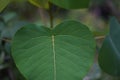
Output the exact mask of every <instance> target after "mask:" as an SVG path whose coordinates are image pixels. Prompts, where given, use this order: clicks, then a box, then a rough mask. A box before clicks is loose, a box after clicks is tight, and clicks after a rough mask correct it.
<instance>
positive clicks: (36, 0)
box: [28, 0, 49, 9]
mask: <svg viewBox="0 0 120 80" xmlns="http://www.w3.org/2000/svg"><path fill="white" fill-rule="evenodd" d="M28 1H29V2H30V3H31V4H33V5H35V6H37V7H39V8H40V7H43V8H46V9H48V8H49V6H48V0H28Z"/></svg>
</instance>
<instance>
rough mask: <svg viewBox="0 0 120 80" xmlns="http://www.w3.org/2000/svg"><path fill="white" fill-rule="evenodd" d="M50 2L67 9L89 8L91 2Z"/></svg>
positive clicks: (52, 0) (83, 0)
mask: <svg viewBox="0 0 120 80" xmlns="http://www.w3.org/2000/svg"><path fill="white" fill-rule="evenodd" d="M50 2H52V3H54V4H56V5H57V6H60V7H62V8H66V9H79V8H87V7H88V6H89V2H90V0H50Z"/></svg>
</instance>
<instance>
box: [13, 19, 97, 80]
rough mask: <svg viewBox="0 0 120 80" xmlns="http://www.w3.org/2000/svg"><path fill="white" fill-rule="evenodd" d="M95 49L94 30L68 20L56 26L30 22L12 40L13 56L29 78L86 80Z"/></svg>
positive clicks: (32, 79) (39, 79)
mask: <svg viewBox="0 0 120 80" xmlns="http://www.w3.org/2000/svg"><path fill="white" fill-rule="evenodd" d="M94 52H95V42H94V38H93V36H92V33H91V32H90V31H89V29H88V28H87V27H86V26H85V25H83V24H81V23H80V22H76V21H65V22H63V23H61V24H59V25H57V26H56V27H55V28H54V29H53V30H51V29H48V28H45V27H42V26H41V27H36V26H35V25H28V26H26V27H24V28H22V29H20V30H19V31H18V32H17V33H16V35H15V37H14V39H13V42H12V56H13V58H14V60H15V63H16V65H17V67H18V69H19V70H20V71H21V73H22V74H23V75H24V76H25V77H26V78H27V79H28V80H82V78H83V77H84V76H85V75H86V74H87V72H88V71H89V69H90V66H91V65H92V64H93V59H94Z"/></svg>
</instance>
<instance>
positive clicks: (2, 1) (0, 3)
mask: <svg viewBox="0 0 120 80" xmlns="http://www.w3.org/2000/svg"><path fill="white" fill-rule="evenodd" d="M10 2H11V0H0V12H2V11H3V10H4V8H5V7H7V5H8V4H9V3H10Z"/></svg>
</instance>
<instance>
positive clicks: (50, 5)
mask: <svg viewBox="0 0 120 80" xmlns="http://www.w3.org/2000/svg"><path fill="white" fill-rule="evenodd" d="M48 13H49V16H50V28H53V13H52V4H51V3H50V2H49V10H48Z"/></svg>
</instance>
